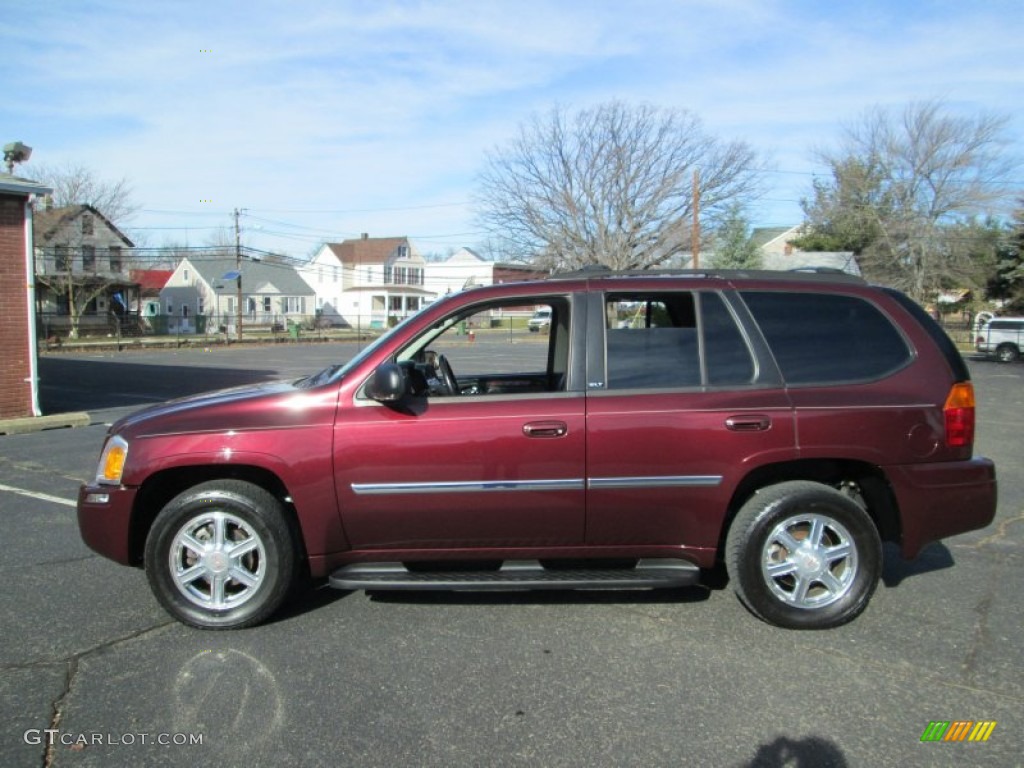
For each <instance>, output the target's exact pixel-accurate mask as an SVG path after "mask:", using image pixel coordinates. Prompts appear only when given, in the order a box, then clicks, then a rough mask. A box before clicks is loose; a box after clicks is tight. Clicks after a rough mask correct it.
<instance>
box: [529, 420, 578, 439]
mask: <svg viewBox="0 0 1024 768" xmlns="http://www.w3.org/2000/svg"><path fill="white" fill-rule="evenodd" d="M568 431H569V425H568V424H566V423H565V422H564V421H531V422H530V423H529V424H523V434H524V435H526V436H527V437H563V436H564V435H565V434H566V433H567V432H568Z"/></svg>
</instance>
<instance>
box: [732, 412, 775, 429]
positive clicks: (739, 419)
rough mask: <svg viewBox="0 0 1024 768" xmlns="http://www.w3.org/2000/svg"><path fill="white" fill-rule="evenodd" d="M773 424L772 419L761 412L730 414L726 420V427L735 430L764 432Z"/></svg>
mask: <svg viewBox="0 0 1024 768" xmlns="http://www.w3.org/2000/svg"><path fill="white" fill-rule="evenodd" d="M771 425H772V420H771V419H769V418H768V417H767V416H762V415H761V414H759V413H745V414H742V415H740V416H730V417H729V418H728V419H726V420H725V428H726V429H731V430H732V431H733V432H764V431H765V430H766V429H768V428H770V427H771Z"/></svg>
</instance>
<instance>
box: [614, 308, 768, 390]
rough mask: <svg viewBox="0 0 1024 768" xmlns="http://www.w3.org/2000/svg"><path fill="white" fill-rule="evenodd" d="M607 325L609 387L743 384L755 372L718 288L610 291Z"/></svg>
mask: <svg viewBox="0 0 1024 768" xmlns="http://www.w3.org/2000/svg"><path fill="white" fill-rule="evenodd" d="M698 315H699V317H698ZM605 329H606V330H605V334H606V340H607V350H606V361H607V381H608V388H609V389H676V388H689V387H701V386H705V385H708V386H730V385H743V384H750V383H752V381H753V379H754V376H755V372H756V369H755V367H754V361H753V358H752V356H751V353H750V348H749V347H748V345H747V342H746V339H745V338H744V336H743V334H742V333H741V332H740V330H739V328H738V327H737V325H736V321H735V320H734V319H733V316H732V314H731V313H730V311H729V309H728V307H726V305H725V302H724V301H723V300H722V298H721V296H719V295H718V294H717V293H712V292H702V293H700V294H698V295H695V294H693V293H690V292H687V291H680V292H677V293H656V294H638V293H622V294H611V295H608V296H607V297H606V299H605ZM702 349H703V354H702Z"/></svg>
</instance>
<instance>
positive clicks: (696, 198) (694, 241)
mask: <svg viewBox="0 0 1024 768" xmlns="http://www.w3.org/2000/svg"><path fill="white" fill-rule="evenodd" d="M699 214H700V171H699V170H698V169H696V168H694V169H693V231H692V232H691V233H690V251H691V253H692V254H693V268H694V269H700V218H699Z"/></svg>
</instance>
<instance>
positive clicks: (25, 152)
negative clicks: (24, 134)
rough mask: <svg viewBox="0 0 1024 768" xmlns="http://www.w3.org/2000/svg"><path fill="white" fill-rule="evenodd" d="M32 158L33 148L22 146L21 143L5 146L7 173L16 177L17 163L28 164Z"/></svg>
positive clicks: (14, 142)
mask: <svg viewBox="0 0 1024 768" xmlns="http://www.w3.org/2000/svg"><path fill="white" fill-rule="evenodd" d="M30 157H32V147H29V146H26V145H25V144H22V143H21V142H20V141H12V142H11V143H10V144H4V162H5V163H7V172H8V173H9V174H11V175H12V176H13V175H14V164H15V163H27V162H28V159H29V158H30Z"/></svg>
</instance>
